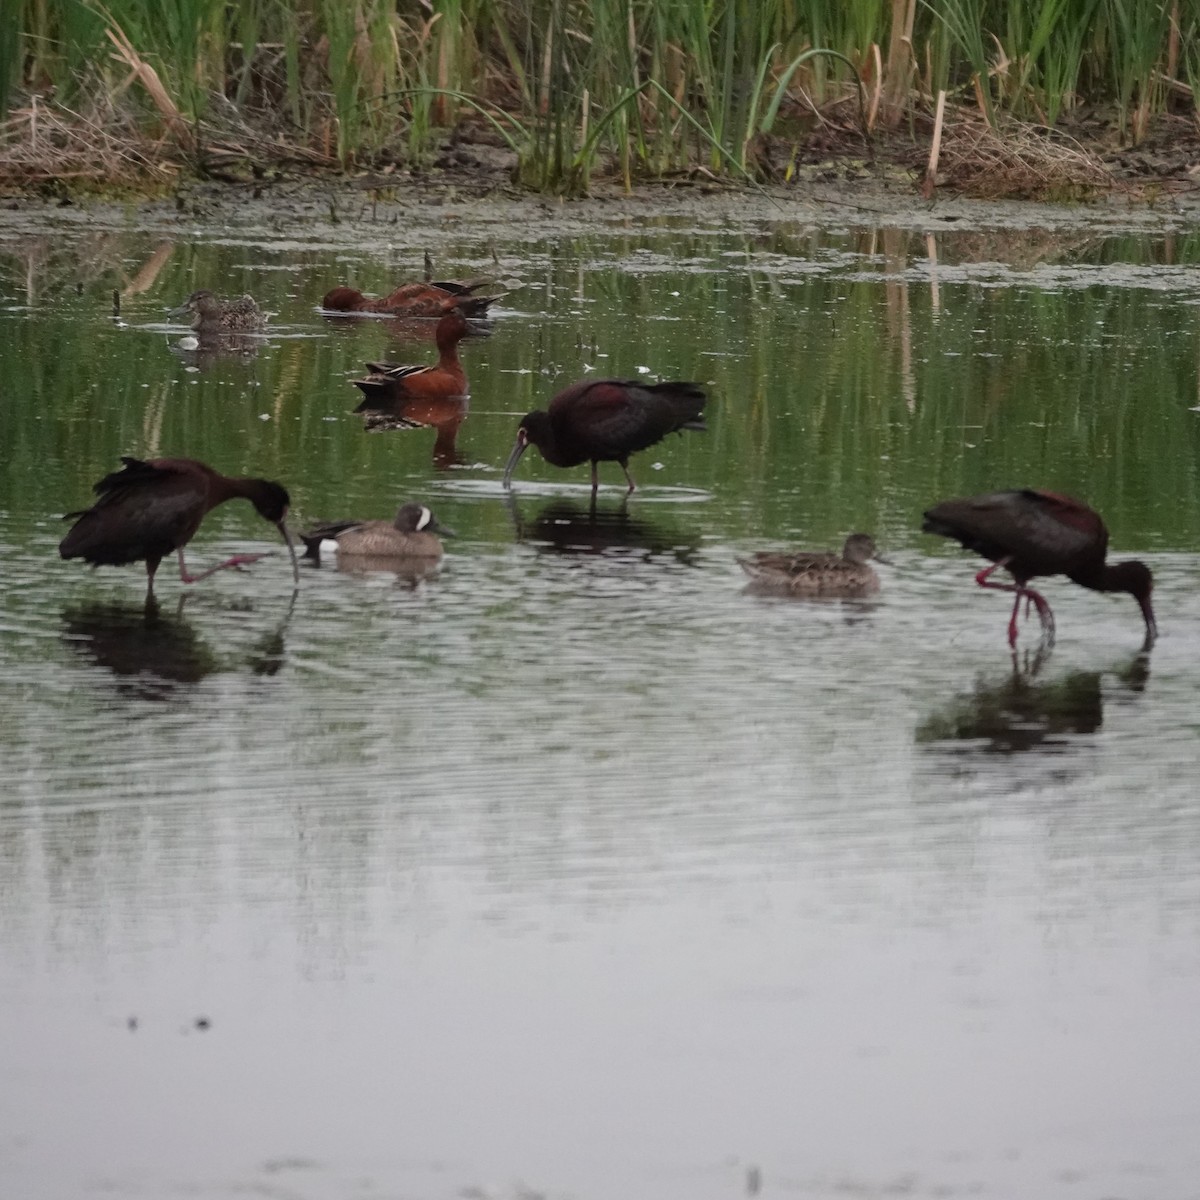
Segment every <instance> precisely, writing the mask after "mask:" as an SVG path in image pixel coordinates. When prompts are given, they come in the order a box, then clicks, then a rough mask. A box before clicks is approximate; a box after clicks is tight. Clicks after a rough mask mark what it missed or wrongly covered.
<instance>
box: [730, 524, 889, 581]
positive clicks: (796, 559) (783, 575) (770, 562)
mask: <svg viewBox="0 0 1200 1200" xmlns="http://www.w3.org/2000/svg"><path fill="white" fill-rule="evenodd" d="M873 558H874V559H876V560H878V561H882V560H881V559H879V555H878V554H877V553H876V552H875V539H874V538H873V537H871V535H870V534H868V533H852V534H851V535H850V536H849V537H848V538H847V539H846V544H845V546H844V547H843V548H842V552H841V554H830V553H827V552H820V551H805V550H801V551H798V552H797V553H794V554H779V553H771V552H767V551H764V552H762V553H759V554H755V555H752V556H751V557H750V558H739V559H738V563H739V564H740V565H741V567H742V570H744V571H745V572H746V574H747V575H749V576H750V579H751V581H752V582H753V583H754V584H755V586H757V587H760V588H762V589H763V590H764V591H767V590H770V591H776V592H787V593H789V594H790V595H793V596H869V595H871V594H872V593H873V592H877V591H879V576H878V575H877V574H876V573H875V569H874V568H873V567H872V566H871V559H873Z"/></svg>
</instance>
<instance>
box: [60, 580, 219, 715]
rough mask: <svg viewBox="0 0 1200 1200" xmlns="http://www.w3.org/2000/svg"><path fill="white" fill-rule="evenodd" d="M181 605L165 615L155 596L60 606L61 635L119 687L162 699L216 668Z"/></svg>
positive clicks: (155, 698)
mask: <svg viewBox="0 0 1200 1200" xmlns="http://www.w3.org/2000/svg"><path fill="white" fill-rule="evenodd" d="M182 607H183V606H182V604H181V605H180V607H179V610H178V611H177V612H176V613H175V614H174V615H166V614H164V613H163V612H162V611H161V610H160V608H159V605H158V602H157V601H156V600H155V599H154V598H153V597H149V598H148V599H147V600H146V603H145V604H144V605H142V604H121V603H103V602H92V603H87V604H80V605H76V606H73V607H71V608H67V609H64V610H63V615H62V621H63V640H64V641H65V642H66V643H67V645H69V646H70V647H71V648H72V649H73V650H75V651H76V652H77V653H79V654H80V655H82V656H83V657H84V658H88V659H90V660H91V661H92V662H94V663H95V664H96V665H97V666H100V667H106V668H107V669H108V670H110V671H112V672H113V674H114V675H119V676H121V677H122V678H123V679H125V680H127V681H128V686H127V687H126V688H125V689H123V690H128V691H131V692H133V693H134V694H136V695H138V696H141V697H143V698H145V699H148V700H162V699H165V698H166V697H167V696H169V695H170V694H171V693H172V691H174V689H175V688H176V687H177V686H178V685H181V684H194V683H199V682H200V680H201V679H203V678H204V677H205V676H206V675H211V674H212V673H213V671H215V670H216V669H217V659H216V656H215V655H214V654H213V652H212V650H211V649H210V648H209V646H208V645H207V643H206V642H205V641H204V640H203V639H202V638H201V637H200V636H199V635H198V634H197V633H196V631H195V630H194V629H193V628H192V626H191V625H190V624H189V623H188V622H187V621H185V620H184V619H183V616H182Z"/></svg>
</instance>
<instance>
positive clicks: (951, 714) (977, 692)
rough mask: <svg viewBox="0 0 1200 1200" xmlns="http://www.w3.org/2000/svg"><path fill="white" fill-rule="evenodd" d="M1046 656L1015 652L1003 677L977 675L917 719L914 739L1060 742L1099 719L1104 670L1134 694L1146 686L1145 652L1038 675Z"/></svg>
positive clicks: (999, 750) (998, 747) (984, 745)
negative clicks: (1116, 664)
mask: <svg viewBox="0 0 1200 1200" xmlns="http://www.w3.org/2000/svg"><path fill="white" fill-rule="evenodd" d="M1047 657H1048V656H1047V655H1045V654H1041V655H1034V656H1033V658H1032V659H1031V660H1026V661H1025V662H1024V663H1021V662H1018V660H1017V657H1016V655H1015V654H1014V656H1013V670H1012V674H1011V675H1010V676H1008V677H1007V678H1006V679H1004V680H1003V681H1002V682H999V683H989V682H986V681H983V680H980V681H978V682H977V683H976V684H975V687H974V688H973V689H972V691H971V692H969V693H965V694H963V695H961V696H958V697H956V698H955V699H954V700H953V701H952V702H951V703H950V704H948V705H947V706H946V707H945V708H944V709H942V710H941V711H940V712H937V713H934V714H933V715H932V716H929V717H927V718H926V719H925V720H924V721H922V722H921V724H920V725H918V726H917V731H916V740H917V742H918V744H937V743H943V744H946V743H949V744H953V743H955V742H962V743H970V745H966V744H964V745H962V746H961V747H959V749H961V750H963V751H978V752H981V753H984V754H1019V753H1023V752H1025V751H1028V750H1038V749H1043V748H1055V747H1065V746H1066V745H1068V744H1069V742H1070V740H1071V739H1072V738H1074V737H1078V736H1080V735H1085V734H1093V733H1095V732H1097V730H1099V729H1100V727H1101V725H1102V724H1103V722H1104V686H1103V679H1104V675H1105V674H1109V675H1111V676H1113V677H1115V678H1116V679H1117V680H1118V681H1119V682H1120V684H1121V686H1122V688H1123V689H1125V691H1127V692H1129V693H1134V694H1137V693H1140V692H1143V691H1145V688H1146V684H1147V682H1148V681H1149V678H1150V656H1149V655H1148V654H1146V653H1139V654H1137V655H1135V656H1134V657H1133V658H1132V659H1131V660H1130V661H1129V662H1128V663H1127V664H1125V665H1124V666H1123V667H1121V668H1119V669H1117V670H1114V671H1111V672H1101V671H1071V672H1069V673H1068V674H1066V675H1063V676H1060V677H1059V678H1057V679H1049V680H1039V679H1037V674H1038V672H1039V671H1040V670H1041V667H1042V666H1043V665H1044V663H1045V661H1046V658H1047ZM1119 694H1120V693H1118V695H1119Z"/></svg>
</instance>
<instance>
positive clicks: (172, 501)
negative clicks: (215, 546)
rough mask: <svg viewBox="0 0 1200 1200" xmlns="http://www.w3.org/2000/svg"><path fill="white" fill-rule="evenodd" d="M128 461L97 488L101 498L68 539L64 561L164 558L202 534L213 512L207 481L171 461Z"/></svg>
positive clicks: (109, 562)
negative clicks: (206, 515)
mask: <svg viewBox="0 0 1200 1200" xmlns="http://www.w3.org/2000/svg"><path fill="white" fill-rule="evenodd" d="M122 461H123V462H124V463H125V467H124V468H123V469H122V470H120V471H114V472H113V473H112V474H111V475H106V476H105V477H104V478H103V479H102V480H100V482H99V483H98V484H96V491H97V492H98V493H99V495H100V498H99V499H98V500H97V501H96V503H95V504H93V505H92V507H91V508H89V509H87V510H86V511H85V512H83V513H81V514H80V516H79V519H78V520H77V521H76V523H75V524H74V525H73V526H72V527H71V529H70V531H69V532H68V533H67V536H66V537H65V538H63V540H62V542H61V543H60V545H59V552H60V553H61V555H62V556H63V558H83V559H85V560H86V561H88V562H91V563H94V564H96V565H101V564H105V565H112V566H119V565H121V564H123V563H130V562H138V561H140V560H141V559H145V558H154V559H161V558H165V557H166V555H168V554H170V553H171V552H172V551H173V550H175V549H177V548H178V547H179V546H182V545H184V544H185V543H186V542H187V541H188V540H189V539H190V538H191V537H192V535H193V534H194V533H195V532H196V529H197V528H198V527H199V525H200V522H201V520H202V519H203V517H204V513H205V511H206V508H207V500H208V489H207V487H206V486H205V481H204V479H203V477H201V476H199V475H197V474H196V473H195V472H192V471H185V470H183V469H181V468H177V467H174V466H172V465H171V463H170V460H169V459H164V460H159V461H156V462H149V463H148V462H142V461H141V460H140V459H132V458H126V459H123V460H122Z"/></svg>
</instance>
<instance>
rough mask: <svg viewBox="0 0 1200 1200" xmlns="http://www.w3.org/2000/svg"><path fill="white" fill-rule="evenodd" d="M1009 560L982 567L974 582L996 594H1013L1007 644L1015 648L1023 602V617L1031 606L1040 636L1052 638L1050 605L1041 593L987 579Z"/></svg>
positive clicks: (1021, 586)
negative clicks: (1035, 614) (1018, 619)
mask: <svg viewBox="0 0 1200 1200" xmlns="http://www.w3.org/2000/svg"><path fill="white" fill-rule="evenodd" d="M1009 561H1010V560H1009V559H1007V558H1002V559H1001V560H1000V561H999V562H994V563H992V565H991V566H990V567H984V569H983V570H982V571H980V572H979V574H978V575H976V576H975V582H976V583H977V584H979V586H980V587H984V588H994V589H995V590H996V591H998V592H1015V593H1016V595H1015V596H1014V598H1013V610H1012V616H1011V617H1010V618H1009V620H1008V644H1009V645H1010V646H1015V645H1016V644H1017V616H1018V614H1019V613H1020V611H1021V601H1022V600H1024V601H1025V615H1026V616H1027V617H1028V615H1029V606H1030V605H1032V606H1033V607H1034V608H1036V609H1037V614H1038V619H1039V620H1040V621H1041V623H1042V634H1043V636H1045V637H1049V638H1053V637H1054V613H1053V612H1052V611H1051V610H1050V605H1049V604H1048V603H1047V601H1046V597H1045V596H1043V595H1042V594H1041V592H1035V591H1034V590H1033V588H1031V587H1026V586H1025V585H1024V584H1023V583H996V582H994V581H993V580H991V579H989V578H988V576H989V575H991V573H992V572H993V571H995V570H996V569H997V568H998V567H1006V566H1008V564H1009Z"/></svg>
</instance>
